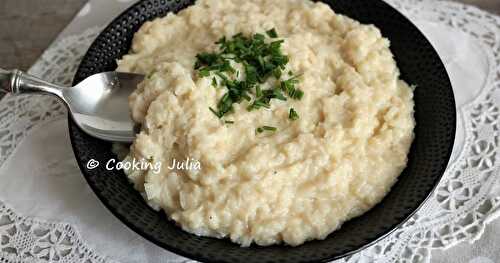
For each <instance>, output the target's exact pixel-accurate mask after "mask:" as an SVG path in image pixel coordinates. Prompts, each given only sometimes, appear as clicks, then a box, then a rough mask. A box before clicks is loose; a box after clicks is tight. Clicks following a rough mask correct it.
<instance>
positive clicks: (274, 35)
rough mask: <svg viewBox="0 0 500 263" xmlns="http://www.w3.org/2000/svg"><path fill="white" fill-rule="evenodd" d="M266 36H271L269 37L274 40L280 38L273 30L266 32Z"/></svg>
mask: <svg viewBox="0 0 500 263" xmlns="http://www.w3.org/2000/svg"><path fill="white" fill-rule="evenodd" d="M266 34H267V35H268V36H269V37H272V38H277V37H278V33H276V29H275V28H273V29H271V30H268V31H267V32H266Z"/></svg>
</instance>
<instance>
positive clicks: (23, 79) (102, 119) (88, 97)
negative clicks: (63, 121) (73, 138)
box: [0, 69, 144, 143]
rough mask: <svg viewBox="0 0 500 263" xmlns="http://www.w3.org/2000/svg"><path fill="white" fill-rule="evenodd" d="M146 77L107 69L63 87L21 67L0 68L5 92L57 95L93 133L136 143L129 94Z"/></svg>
mask: <svg viewBox="0 0 500 263" xmlns="http://www.w3.org/2000/svg"><path fill="white" fill-rule="evenodd" d="M143 79H144V76H143V75H139V74H132V73H121V72H103V73H99V74H95V75H92V76H90V77H88V78H86V79H85V80H83V81H82V82H80V83H78V85H76V86H74V87H69V88H66V87H60V86H58V85H55V84H52V83H48V82H45V81H43V80H41V79H39V78H36V77H34V76H31V75H28V74H26V73H23V72H21V71H19V70H13V71H5V70H2V69H0V87H1V90H2V91H3V92H5V93H11V94H14V95H17V94H26V93H40V94H49V95H54V96H56V97H58V98H59V99H61V100H62V101H63V102H64V103H65V105H66V106H67V108H68V109H69V111H70V113H71V116H72V118H73V120H74V121H75V123H76V124H77V125H78V127H80V128H81V129H82V130H83V131H84V132H86V133H88V134H89V135H91V136H93V137H96V138H98V139H101V140H105V141H112V142H127V143H128V142H132V141H133V140H134V138H135V134H136V132H135V130H134V122H133V121H132V119H131V118H130V113H129V105H128V97H129V95H130V94H131V93H132V92H133V91H134V90H135V89H136V87H137V85H138V84H139V83H140V82H141V81H142V80H143Z"/></svg>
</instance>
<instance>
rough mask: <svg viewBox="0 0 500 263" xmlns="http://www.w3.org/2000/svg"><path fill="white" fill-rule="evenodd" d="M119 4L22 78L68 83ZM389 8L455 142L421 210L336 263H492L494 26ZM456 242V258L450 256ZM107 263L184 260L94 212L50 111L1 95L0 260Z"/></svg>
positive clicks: (452, 8)
mask: <svg viewBox="0 0 500 263" xmlns="http://www.w3.org/2000/svg"><path fill="white" fill-rule="evenodd" d="M131 2H132V1H128V0H113V1H111V0H109V1H99V0H91V1H90V2H89V3H88V4H87V5H85V7H84V8H83V9H82V10H81V11H80V13H79V14H78V15H77V17H76V18H75V19H74V21H73V22H72V23H71V24H70V25H69V26H68V27H67V28H66V29H65V31H64V32H63V33H62V34H61V35H60V36H59V37H58V39H57V40H56V41H55V42H54V44H53V45H52V46H51V47H50V48H49V49H48V50H47V51H46V52H45V53H44V55H43V56H42V57H41V58H40V60H39V61H38V62H37V63H36V64H35V65H34V66H33V67H32V68H31V70H30V72H31V73H32V74H35V75H38V76H40V77H43V78H45V79H46V80H48V81H53V82H56V83H59V84H69V83H70V82H71V79H72V77H73V74H74V72H75V70H76V67H77V65H78V61H79V59H81V57H82V55H83V54H84V52H85V51H86V49H87V47H88V46H89V45H90V43H91V42H92V40H93V39H94V38H95V36H96V35H97V33H98V32H99V31H100V29H101V28H102V27H103V26H104V25H105V24H106V23H108V22H109V21H110V20H111V19H112V18H113V17H115V16H116V15H117V14H118V13H120V12H121V11H122V10H124V9H125V8H126V7H127V6H129V5H130V4H131ZM389 2H390V3H391V4H393V5H394V6H395V7H396V8H398V9H399V10H401V11H402V12H403V13H404V14H406V15H407V16H408V17H409V18H410V19H411V20H412V21H414V22H415V23H416V25H417V26H418V27H419V28H420V29H421V30H422V31H423V32H424V33H425V34H426V35H427V36H428V38H429V39H430V40H431V42H432V43H433V45H434V46H435V47H436V49H437V50H438V52H439V54H440V55H441V57H442V59H443V61H444V63H445V64H446V67H447V69H448V71H449V73H450V76H451V79H452V83H453V87H454V90H455V96H456V100H457V107H458V115H459V116H458V124H457V138H456V143H455V148H454V151H453V156H452V160H451V161H450V164H449V167H448V170H447V171H446V174H445V176H444V178H443V180H442V181H441V183H440V186H439V188H438V190H437V191H436V192H435V193H434V195H433V196H432V198H430V199H429V200H428V202H427V203H426V204H425V205H424V206H423V208H422V209H421V210H420V211H418V213H417V214H416V215H415V216H414V217H413V218H412V219H411V220H410V221H409V222H407V223H406V224H405V225H404V226H403V227H401V228H400V229H398V230H397V231H395V232H394V233H393V234H391V235H390V236H389V237H387V238H385V239H384V240H382V241H380V242H378V243H377V244H376V245H374V246H372V247H371V248H369V249H366V250H364V251H362V252H360V253H358V254H355V255H354V256H352V257H350V258H348V259H345V260H342V262H344V261H346V262H430V261H432V262H470V263H491V262H495V260H496V259H500V245H499V244H500V221H499V222H494V221H493V220H494V219H495V218H496V217H497V216H498V215H499V214H500V212H499V206H500V182H499V178H498V175H499V168H500V160H499V158H500V154H499V153H500V151H499V146H498V144H499V142H500V138H499V114H500V112H499V106H500V39H499V38H500V18H499V17H497V16H494V15H491V14H488V13H486V12H483V11H480V10H478V9H476V8H474V7H470V6H465V5H461V4H456V3H451V2H445V1H435V0H390V1H389ZM489 223H491V224H490V225H489V226H487V224H489ZM485 229H486V231H487V232H486V234H485V235H484V236H485V238H483V239H482V240H480V241H479V243H480V244H481V245H464V244H463V243H462V242H463V241H468V242H471V243H472V242H473V241H475V240H478V239H480V237H481V236H482V235H483V233H484V232H485ZM485 240H486V241H485ZM460 243H462V244H460ZM465 244H468V243H465ZM456 245H458V248H459V249H457V248H452V247H454V246H456ZM448 248H451V249H450V250H447V251H435V252H432V251H433V250H443V249H448ZM431 252H432V253H431ZM431 259H432V260H431ZM114 261H118V262H153V263H161V262H187V261H189V260H188V259H185V258H182V257H179V256H176V255H174V254H172V253H169V252H167V251H165V250H163V249H161V248H159V247H157V246H155V245H153V244H152V243H150V242H148V241H146V240H145V239H143V238H142V237H140V236H139V235H137V234H136V233H134V232H132V231H131V230H129V229H128V228H127V227H125V226H124V225H123V224H122V223H120V222H119V221H118V219H116V218H115V217H113V215H111V213H110V212H108V211H107V210H106V209H105V208H104V207H103V206H102V205H101V203H100V202H99V200H98V199H97V198H96V197H95V196H94V194H93V193H92V191H91V190H90V188H89V187H88V186H87V184H86V182H85V181H84V179H83V177H82V175H81V174H80V171H79V169H78V166H77V164H76V161H75V159H74V156H73V152H72V150H71V146H70V141H69V138H68V132H67V122H66V110H65V109H64V107H63V106H62V105H61V104H60V103H59V102H57V101H56V100H55V99H53V98H50V97H40V96H23V97H11V96H7V97H5V98H4V99H3V100H2V101H1V102H0V262H2V263H3V262H9V263H10V262H85V263H93V262H114Z"/></svg>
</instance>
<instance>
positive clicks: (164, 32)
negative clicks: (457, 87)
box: [118, 0, 415, 246]
mask: <svg viewBox="0 0 500 263" xmlns="http://www.w3.org/2000/svg"><path fill="white" fill-rule="evenodd" d="M270 28H276V30H277V32H278V33H279V36H280V37H282V38H283V39H284V40H285V42H284V44H283V51H284V53H285V54H287V55H288V56H289V57H290V62H289V64H288V68H287V70H289V69H290V70H293V72H297V73H300V74H303V75H302V77H301V80H300V83H299V84H298V85H299V86H300V88H301V89H302V90H303V91H304V93H305V95H304V97H303V99H302V100H288V101H278V100H272V102H271V108H270V109H262V110H257V111H252V112H248V111H247V110H245V108H246V106H247V105H246V104H245V103H241V104H236V105H235V112H234V113H233V114H231V116H230V117H231V118H230V119H231V120H234V124H232V125H226V124H224V123H223V122H221V121H220V120H219V119H217V117H215V116H214V115H213V114H212V113H211V112H210V111H209V107H213V106H214V105H216V104H217V101H218V100H219V99H220V98H221V96H222V95H223V94H224V90H223V89H215V88H213V87H211V79H210V78H201V77H199V75H198V74H196V71H195V70H194V68H193V65H194V62H195V56H196V55H197V54H198V53H200V52H203V51H214V50H216V48H217V46H216V45H215V44H214V43H215V42H216V41H217V40H218V39H219V38H221V37H222V36H226V37H228V38H230V37H231V36H233V35H234V34H237V33H240V32H243V33H244V34H247V35H250V34H254V33H263V32H265V31H266V30H269V29H270ZM118 64H119V67H118V70H119V71H128V72H138V73H143V74H148V75H150V77H149V78H147V79H145V81H144V82H142V83H141V84H140V85H139V87H138V88H137V90H136V91H135V92H134V93H133V94H132V95H131V97H130V107H131V111H132V116H133V119H134V120H135V121H136V122H138V123H140V124H142V131H141V133H140V134H139V135H138V136H137V138H136V140H135V142H134V144H133V145H132V146H131V149H130V154H129V156H128V157H127V159H129V160H130V159H133V158H136V159H149V158H152V159H150V160H152V161H154V162H162V163H163V164H164V166H163V167H162V170H161V172H160V173H154V172H153V171H128V172H127V173H128V176H129V178H130V180H131V181H132V182H133V183H134V186H135V187H136V189H137V190H138V191H141V192H143V193H144V195H145V197H146V198H147V200H148V202H149V203H150V204H151V205H152V206H153V207H155V208H161V209H163V210H164V211H165V212H166V213H167V215H168V216H169V217H170V218H171V219H172V220H174V221H175V222H177V223H178V224H179V225H180V226H181V227H182V228H183V229H184V230H186V231H188V232H191V233H195V234H198V235H205V236H214V237H229V238H230V239H231V240H232V241H234V242H237V243H239V244H241V245H243V246H248V245H250V244H251V243H252V242H255V243H256V244H258V245H264V246H265V245H271V244H275V243H282V242H284V243H287V244H290V245H293V246H296V245H300V244H302V243H304V242H305V241H307V240H312V239H324V238H325V237H326V236H327V235H329V234H330V233H332V232H333V231H335V230H336V229H338V228H339V227H340V226H341V225H342V223H343V222H345V221H346V220H349V219H350V218H353V217H356V216H359V215H361V214H363V213H364V212H366V211H367V210H369V209H370V208H372V207H373V206H374V205H375V204H377V203H378V202H380V201H381V199H382V198H383V197H384V196H385V195H386V194H387V192H388V191H389V190H390V188H391V186H392V185H393V184H394V183H395V181H396V179H397V177H398V175H399V174H400V173H401V171H402V170H403V169H404V168H405V166H406V163H407V154H408V151H409V148H410V144H411V142H412V140H413V137H414V135H413V128H414V126H415V122H414V118H413V106H414V104H413V92H412V89H411V88H410V87H409V86H408V85H407V84H406V83H405V82H404V81H402V80H400V79H399V70H398V68H397V66H396V63H395V61H394V59H393V56H392V54H391V52H390V50H389V41H388V40H387V39H385V38H383V37H382V35H381V33H380V31H379V30H378V29H377V28H376V27H374V26H372V25H362V24H360V23H358V22H356V21H354V20H352V19H350V18H348V17H345V16H342V15H337V14H335V13H334V11H332V10H331V9H330V8H329V7H328V6H327V5H325V4H322V3H312V2H310V1H306V0H279V1H276V0H251V1H249V0H199V1H198V2H197V4H196V5H194V6H191V7H189V8H187V9H185V10H183V11H181V12H179V13H178V14H177V15H174V14H169V15H167V16H166V17H164V18H160V19H156V20H154V21H153V22H147V23H146V24H144V26H142V28H141V29H140V30H139V31H138V32H137V33H136V35H135V38H134V40H133V45H132V50H131V51H130V54H128V55H126V56H124V57H123V59H122V60H120V61H119V62H118ZM290 107H293V108H295V109H296V110H297V111H298V112H299V113H300V119H299V120H297V121H293V122H292V121H290V120H289V119H288V110H289V109H290ZM263 125H271V126H275V127H277V128H278V131H277V132H275V133H263V134H256V132H255V128H257V127H259V126H263ZM186 158H192V159H195V160H198V161H199V162H200V164H201V170H200V171H196V170H169V169H166V166H168V165H170V164H171V163H172V160H173V159H177V160H184V159H186Z"/></svg>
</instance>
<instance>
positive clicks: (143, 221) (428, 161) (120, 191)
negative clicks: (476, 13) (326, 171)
mask: <svg viewBox="0 0 500 263" xmlns="http://www.w3.org/2000/svg"><path fill="white" fill-rule="evenodd" d="M325 2H327V3H328V4H329V5H330V6H331V8H332V9H333V10H335V11H336V12H337V13H341V14H345V15H348V16H350V17H352V18H354V19H356V20H359V21H361V22H363V23H371V24H375V25H376V26H378V27H379V28H380V29H381V30H382V33H383V35H384V36H385V37H388V38H389V39H390V40H391V43H392V46H391V50H392V51H393V53H394V55H395V58H396V60H397V63H398V66H399V68H400V69H401V72H402V78H403V79H404V80H406V81H407V82H408V83H411V84H415V85H417V89H416V90H415V103H416V112H415V118H416V121H417V127H416V130H415V132H416V140H415V141H414V143H413V145H412V148H411V151H410V156H409V163H408V167H407V168H406V169H405V171H404V172H403V173H402V174H401V176H400V177H399V181H398V182H397V183H396V185H395V186H394V187H393V189H392V190H391V192H390V193H389V194H388V195H387V197H386V198H385V199H384V200H383V201H382V202H381V203H380V204H378V205H377V206H376V207H375V208H373V209H372V210H370V211H369V212H367V213H366V214H364V215H362V216H360V217H358V218H355V219H353V220H351V221H348V222H347V223H345V224H344V225H343V226H342V228H341V229H340V230H339V231H336V232H335V233H334V234H332V235H330V236H329V237H328V238H327V239H325V240H322V241H311V242H307V243H305V244H304V245H301V246H299V247H289V246H271V247H257V246H252V247H250V248H241V247H239V246H238V245H236V244H233V243H231V242H230V241H228V240H218V239H213V238H206V237H197V236H195V235H191V234H189V233H187V232H184V231H182V230H181V229H180V228H179V227H177V226H175V225H174V224H173V223H172V222H169V221H168V220H167V219H166V217H165V216H164V215H163V212H156V211H154V210H152V209H151V208H149V207H148V206H147V204H146V203H145V202H144V200H143V199H142V197H141V196H140V195H139V193H138V192H136V191H135V190H134V189H133V187H132V185H130V184H129V182H128V181H127V179H126V177H125V175H124V174H123V173H122V172H121V171H107V170H106V169H105V167H104V165H101V166H99V168H97V169H94V170H89V169H87V168H86V163H87V162H88V161H89V160H90V159H95V160H97V161H99V162H100V163H106V162H107V161H108V160H109V159H112V158H116V157H115V156H114V155H113V153H112V152H111V144H109V143H106V142H103V141H100V140H97V139H94V138H92V137H90V136H88V135H86V134H84V133H83V132H82V131H81V130H80V129H79V128H78V127H77V126H76V125H75V123H74V122H73V121H72V120H71V119H70V125H69V126H70V129H69V131H70V134H71V141H72V144H73V149H74V152H75V156H76V159H77V161H78V163H79V165H80V169H81V170H82V172H83V175H84V176H85V178H86V179H87V181H88V183H89V185H90V186H91V187H92V189H93V190H94V192H95V193H96V194H97V196H98V197H99V198H100V199H101V201H102V202H103V203H104V204H105V205H106V207H108V209H109V210H111V212H113V214H115V215H116V216H117V217H118V218H119V219H120V220H122V221H123V222H124V223H125V224H126V225H127V226H129V227H130V228H132V229H133V230H135V231H136V232H137V233H139V234H141V235H142V236H144V237H145V238H147V239H148V240H150V241H152V242H154V243H155V244H157V245H159V246H161V247H163V248H165V249H167V250H170V251H172V252H175V253H177V254H180V255H183V256H186V257H190V258H193V259H197V260H201V261H209V262H233V263H234V262H245V263H251V262H257V263H261V262H321V261H322V262H325V261H329V260H333V259H337V258H340V257H343V256H346V255H348V254H350V253H352V252H354V251H357V250H359V249H361V248H363V247H366V246H367V245H369V244H371V243H373V242H374V241H376V240H378V239H380V238H381V237H384V236H385V235H387V234H388V233H389V232H390V231H391V230H394V229H395V228H396V227H397V226H398V225H400V224H401V223H403V222H404V221H405V220H407V219H408V218H409V217H410V216H411V215H412V214H413V213H414V212H415V211H416V210H417V209H418V207H419V206H420V205H421V204H422V203H423V202H424V200H426V198H427V197H428V196H429V194H430V193H431V192H432V190H433V189H434V187H435V186H436V185H437V183H438V181H439V179H440V178H441V176H442V174H443V172H444V170H445V168H446V165H447V163H448V159H449V157H450V154H451V150H452V146H453V141H454V135H455V102H454V98H453V91H452V88H451V84H450V80H449V78H448V75H447V73H446V70H445V68H444V66H443V64H442V62H441V60H440V58H439V56H438V55H437V53H436V52H435V50H434V49H433V47H432V46H431V44H430V43H429V42H428V41H427V40H426V38H425V37H424V36H423V35H422V34H421V33H420V31H419V30H418V29H417V28H416V27H415V26H414V25H413V24H412V23H411V22H409V21H408V20H407V19H406V18H405V17H404V16H403V15H401V14H400V13H398V12H397V11H396V10H394V9H393V8H392V7H390V6H389V5H387V4H385V3H384V2H382V1H380V0H371V1H366V0H335V1H325ZM192 3H193V1H186V0H176V1H173V0H170V1H169V0H144V1H141V2H139V3H137V4H135V5H134V6H132V7H131V8H130V9H128V10H127V11H125V12H124V13H123V14H121V15H120V16H119V17H118V18H116V19H115V20H114V21H113V22H112V23H111V24H110V25H109V26H108V27H107V28H106V29H105V30H104V31H103V33H102V34H101V35H100V36H99V37H98V38H97V39H96V40H95V42H94V43H93V44H92V46H91V47H90V49H89V51H88V52H87V54H86V55H85V57H84V58H83V61H82V63H81V65H80V68H79V69H78V72H77V73H76V76H75V79H74V84H76V83H78V82H80V81H81V80H83V79H84V78H86V77H87V76H90V75H92V74H94V73H98V72H103V71H109V70H114V69H115V68H116V63H115V61H116V59H119V58H121V57H122V56H123V55H124V54H126V53H127V52H128V50H129V48H130V44H131V40H132V37H133V35H134V32H136V31H137V30H138V29H139V27H140V26H141V25H142V24H143V23H144V22H145V21H147V20H151V19H153V18H156V17H161V16H164V15H166V14H167V13H168V12H177V11H179V10H181V9H183V8H185V7H186V6H188V5H190V4H192ZM124 114H126V113H124Z"/></svg>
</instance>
